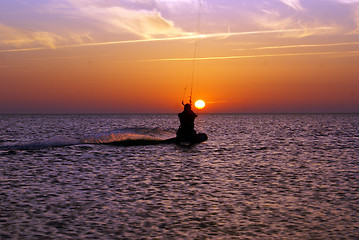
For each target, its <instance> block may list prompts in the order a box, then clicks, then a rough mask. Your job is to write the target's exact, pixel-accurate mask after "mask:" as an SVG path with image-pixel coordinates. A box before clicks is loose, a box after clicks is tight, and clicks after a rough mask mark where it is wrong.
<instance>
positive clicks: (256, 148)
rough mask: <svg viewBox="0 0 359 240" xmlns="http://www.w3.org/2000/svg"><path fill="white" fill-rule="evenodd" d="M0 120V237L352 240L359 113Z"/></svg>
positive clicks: (358, 224) (358, 187)
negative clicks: (178, 134) (183, 139)
mask: <svg viewBox="0 0 359 240" xmlns="http://www.w3.org/2000/svg"><path fill="white" fill-rule="evenodd" d="M177 126H178V120H177V117H176V115H2V116H0V159H1V161H0V162H1V171H0V180H1V186H0V189H1V193H0V200H1V205H0V239H359V213H358V209H359V160H358V159H359V115H240V114H238V115H235V114H233V115H201V116H200V117H199V119H198V121H197V129H198V130H199V131H201V132H205V133H207V134H208V137H209V139H208V141H206V142H204V143H201V144H198V145H195V146H192V147H190V148H184V147H180V146H176V145H147V146H130V147H114V146H107V145H103V144H97V143H100V142H106V141H113V140H125V139H129V138H130V139H142V138H145V139H165V138H168V137H172V136H174V134H175V131H176V127H177Z"/></svg>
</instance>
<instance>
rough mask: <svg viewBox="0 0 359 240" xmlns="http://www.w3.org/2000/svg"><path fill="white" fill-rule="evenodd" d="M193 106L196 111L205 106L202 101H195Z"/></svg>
mask: <svg viewBox="0 0 359 240" xmlns="http://www.w3.org/2000/svg"><path fill="white" fill-rule="evenodd" d="M194 106H195V107H196V108H197V109H202V108H204V107H205V106H206V103H205V102H204V101H203V100H197V101H196V102H195V103H194Z"/></svg>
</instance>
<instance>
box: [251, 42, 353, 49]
mask: <svg viewBox="0 0 359 240" xmlns="http://www.w3.org/2000/svg"><path fill="white" fill-rule="evenodd" d="M358 44H359V42H343V43H323V44H300V45H286V46H272V47H258V48H252V49H255V50H264V49H282V48H301V47H336V46H347V45H358ZM246 50H247V49H246Z"/></svg>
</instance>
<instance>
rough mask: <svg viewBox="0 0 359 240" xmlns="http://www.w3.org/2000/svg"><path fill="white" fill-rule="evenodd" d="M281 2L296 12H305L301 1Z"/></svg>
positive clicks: (286, 0) (283, 0)
mask: <svg viewBox="0 0 359 240" xmlns="http://www.w3.org/2000/svg"><path fill="white" fill-rule="evenodd" d="M280 1H281V2H282V3H284V4H286V5H288V6H289V7H291V8H293V9H295V10H303V7H302V5H301V3H300V0H280Z"/></svg>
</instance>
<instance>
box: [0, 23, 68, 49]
mask: <svg viewBox="0 0 359 240" xmlns="http://www.w3.org/2000/svg"><path fill="white" fill-rule="evenodd" d="M0 39H1V40H0V45H7V46H15V47H23V46H30V45H32V46H33V45H34V44H35V45H40V46H46V47H49V48H55V44H56V42H58V41H61V40H63V39H62V37H61V36H59V35H57V34H54V33H51V32H45V31H35V32H31V31H26V30H23V29H16V28H12V27H10V26H6V25H4V24H1V23H0Z"/></svg>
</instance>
